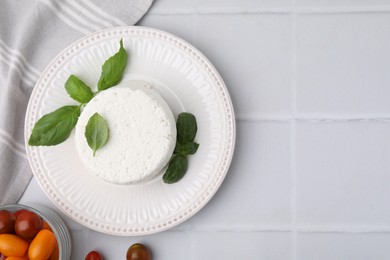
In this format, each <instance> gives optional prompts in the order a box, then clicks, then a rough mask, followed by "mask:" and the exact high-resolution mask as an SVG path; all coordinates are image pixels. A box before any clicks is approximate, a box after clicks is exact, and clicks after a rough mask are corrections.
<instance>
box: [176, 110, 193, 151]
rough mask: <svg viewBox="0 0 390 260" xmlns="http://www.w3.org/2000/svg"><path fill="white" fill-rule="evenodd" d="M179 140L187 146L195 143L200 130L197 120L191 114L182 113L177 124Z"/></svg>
mask: <svg viewBox="0 0 390 260" xmlns="http://www.w3.org/2000/svg"><path fill="white" fill-rule="evenodd" d="M176 129H177V140H178V141H179V142H180V143H182V144H185V143H187V142H192V141H194V138H195V135H196V131H197V130H198V127H197V124H196V118H195V116H194V115H193V114H191V113H186V112H184V113H180V114H179V115H178V117H177V122H176Z"/></svg>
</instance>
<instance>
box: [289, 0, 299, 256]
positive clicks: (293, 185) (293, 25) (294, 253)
mask: <svg viewBox="0 0 390 260" xmlns="http://www.w3.org/2000/svg"><path fill="white" fill-rule="evenodd" d="M295 6H296V3H295V0H291V7H292V13H291V43H290V44H291V66H290V68H291V72H290V87H291V88H290V91H291V93H290V94H291V111H292V115H293V119H292V120H291V124H290V126H291V129H290V131H291V135H290V153H291V158H290V160H291V162H290V166H291V169H290V171H291V224H292V232H291V257H292V259H293V260H296V259H297V234H298V230H297V170H296V168H297V167H296V159H297V156H296V150H297V149H296V138H297V127H296V123H297V117H296V115H297V111H298V107H297V77H296V75H297V14H296V8H295Z"/></svg>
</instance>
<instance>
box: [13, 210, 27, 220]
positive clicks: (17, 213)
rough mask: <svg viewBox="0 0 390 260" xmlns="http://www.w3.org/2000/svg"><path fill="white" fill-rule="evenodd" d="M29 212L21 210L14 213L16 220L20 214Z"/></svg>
mask: <svg viewBox="0 0 390 260" xmlns="http://www.w3.org/2000/svg"><path fill="white" fill-rule="evenodd" d="M27 211H28V210H27V209H19V210H17V211H15V212H14V216H15V218H18V217H19V215H20V214H22V213H23V212H27Z"/></svg>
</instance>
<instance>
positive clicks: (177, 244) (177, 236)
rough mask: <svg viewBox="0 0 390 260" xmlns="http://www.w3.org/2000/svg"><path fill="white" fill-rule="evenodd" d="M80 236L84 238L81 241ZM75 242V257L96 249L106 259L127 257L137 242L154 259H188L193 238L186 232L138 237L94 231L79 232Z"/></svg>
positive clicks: (83, 256)
mask: <svg viewBox="0 0 390 260" xmlns="http://www.w3.org/2000/svg"><path fill="white" fill-rule="evenodd" d="M80 237H83V238H84V240H83V241H81V240H80ZM75 242H76V243H77V242H78V244H77V246H76V248H77V251H75V252H74V253H73V259H84V258H85V256H86V254H88V252H90V251H93V250H96V251H98V252H100V253H101V254H102V255H103V257H104V259H125V258H126V252H127V250H128V248H129V247H130V246H131V245H132V244H135V243H142V244H144V245H146V246H147V247H148V248H149V249H150V251H151V253H152V257H153V259H159V260H170V259H188V257H189V256H190V253H189V252H190V248H191V239H190V237H189V235H188V233H185V232H171V231H167V232H161V233H157V234H153V235H147V236H138V237H120V236H110V235H105V234H102V233H98V232H94V231H84V234H82V235H80V234H79V233H77V237H76V240H75Z"/></svg>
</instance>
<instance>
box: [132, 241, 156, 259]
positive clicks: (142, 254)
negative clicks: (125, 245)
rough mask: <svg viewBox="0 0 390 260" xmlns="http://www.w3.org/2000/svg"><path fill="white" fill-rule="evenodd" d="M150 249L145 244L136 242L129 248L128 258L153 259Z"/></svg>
mask: <svg viewBox="0 0 390 260" xmlns="http://www.w3.org/2000/svg"><path fill="white" fill-rule="evenodd" d="M151 259H152V256H151V253H150V251H149V249H148V248H147V247H146V246H144V245H143V244H139V243H137V244H134V245H132V246H131V247H129V249H128V250H127V254H126V260H151Z"/></svg>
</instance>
